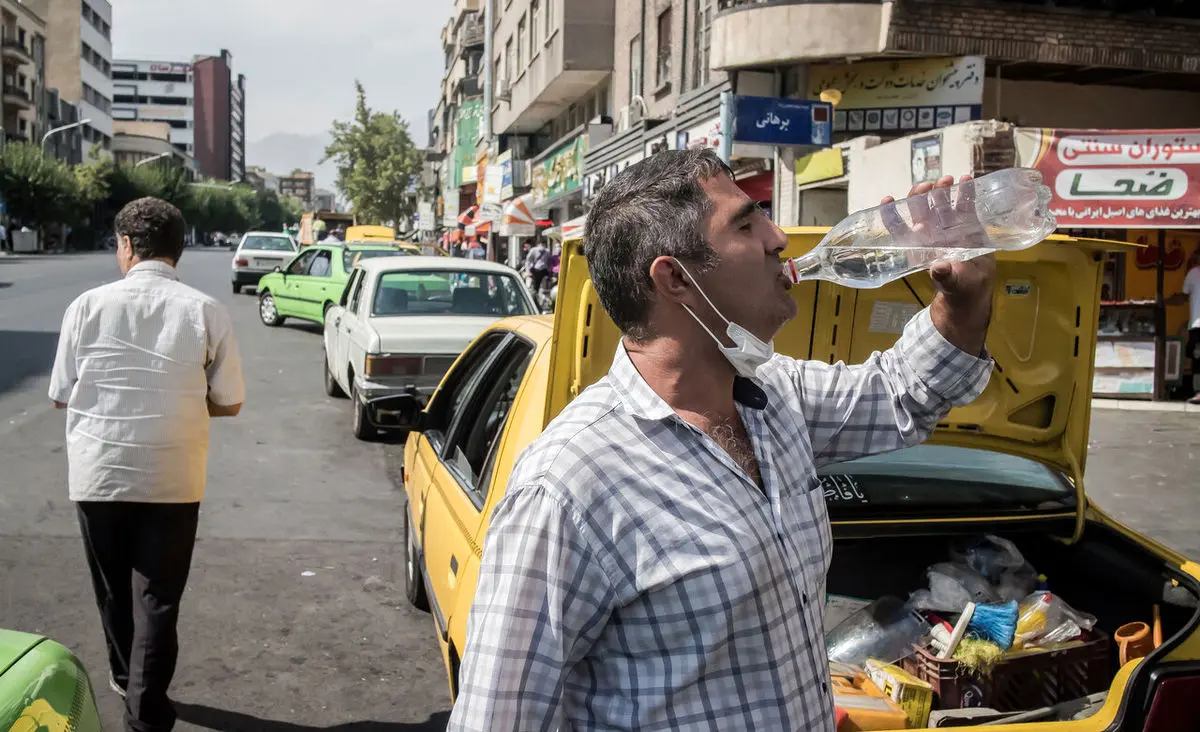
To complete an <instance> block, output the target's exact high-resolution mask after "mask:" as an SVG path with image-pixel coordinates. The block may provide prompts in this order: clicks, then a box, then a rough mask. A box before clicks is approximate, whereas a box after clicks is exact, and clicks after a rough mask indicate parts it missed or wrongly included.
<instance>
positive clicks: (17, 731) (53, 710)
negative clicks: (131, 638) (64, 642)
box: [0, 630, 102, 732]
mask: <svg viewBox="0 0 1200 732" xmlns="http://www.w3.org/2000/svg"><path fill="white" fill-rule="evenodd" d="M0 730H8V731H9V732H40V731H41V730H49V731H50V732H59V731H60V730H61V732H68V731H70V732H102V731H101V728H100V714H99V712H97V711H96V697H95V695H94V694H93V693H92V684H91V682H90V681H89V680H88V675H87V671H85V670H84V668H83V665H82V664H81V663H80V662H79V659H77V658H75V656H74V655H73V654H72V653H71V652H70V651H68V650H67V649H66V648H64V647H63V646H61V645H59V644H58V643H55V642H54V641H52V640H50V639H49V638H44V637H42V636H40V635H29V634H28V633H18V632H17V631H15V630H0Z"/></svg>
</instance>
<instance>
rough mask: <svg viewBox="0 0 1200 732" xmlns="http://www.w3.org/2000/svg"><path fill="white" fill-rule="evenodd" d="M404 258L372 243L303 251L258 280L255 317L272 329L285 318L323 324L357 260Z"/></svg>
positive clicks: (322, 246) (388, 246)
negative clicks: (281, 266)
mask: <svg viewBox="0 0 1200 732" xmlns="http://www.w3.org/2000/svg"><path fill="white" fill-rule="evenodd" d="M405 254H407V252H405V251H404V250H401V249H400V248H398V247H396V246H394V245H392V244H379V243H371V242H350V243H347V244H317V245H315V246H311V247H305V248H304V250H303V251H301V252H300V254H298V255H297V256H296V258H295V259H293V260H292V261H290V262H288V264H287V266H286V267H283V268H282V269H280V268H276V271H274V272H272V273H271V274H268V275H266V276H264V277H263V278H262V279H261V280H259V283H258V317H259V319H261V320H262V322H263V325H269V326H271V327H275V326H277V325H281V324H282V323H283V321H284V320H285V319H286V318H299V319H301V320H311V321H312V322H314V323H323V322H324V321H325V310H326V309H327V308H328V307H329V306H330V305H336V304H337V303H338V302H339V301H340V300H341V299H342V290H344V289H346V281H347V280H348V279H350V270H352V269H354V265H355V264H356V263H357V262H358V261H359V260H361V259H368V258H371V257H394V256H397V255H405Z"/></svg>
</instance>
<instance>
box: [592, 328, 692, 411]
mask: <svg viewBox="0 0 1200 732" xmlns="http://www.w3.org/2000/svg"><path fill="white" fill-rule="evenodd" d="M608 373H609V376H611V377H612V381H613V386H615V387H616V391H617V395H618V396H619V397H620V399H621V402H622V403H623V404H624V405H625V408H626V409H627V410H629V413H630V414H632V415H633V416H634V417H638V418H639V419H646V420H663V419H667V418H668V417H673V416H675V410H674V409H671V405H670V404H667V402H666V401H665V400H664V399H663V398H662V397H660V396H659V395H658V394H656V393H655V392H654V390H653V389H651V388H650V385H649V384H647V383H646V380H645V379H643V378H642V375H641V374H640V373H638V370H637V367H636V366H634V365H633V361H632V360H631V359H630V358H629V352H628V351H627V350H625V342H624V341H621V342H620V343H619V344H617V353H616V355H615V356H613V364H612V368H610V369H609V371H608Z"/></svg>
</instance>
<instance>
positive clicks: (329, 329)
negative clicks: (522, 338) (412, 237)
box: [325, 255, 535, 439]
mask: <svg viewBox="0 0 1200 732" xmlns="http://www.w3.org/2000/svg"><path fill="white" fill-rule="evenodd" d="M533 312H535V309H534V305H533V302H532V301H531V300H530V298H529V293H528V292H527V291H526V289H525V288H524V287H523V286H522V285H521V281H520V279H519V277H518V275H517V273H516V272H515V271H514V270H512V269H510V268H508V267H505V266H504V265H501V264H494V263H492V262H481V261H464V260H453V261H447V260H446V259H444V258H442V257H422V256H407V255H405V256H394V257H378V258H374V259H369V260H366V261H363V262H360V263H359V264H358V266H357V267H355V268H354V272H353V273H352V274H351V276H350V282H349V284H348V285H347V286H346V289H345V292H344V294H343V297H342V299H341V301H340V302H339V303H338V304H337V305H334V306H332V307H330V308H329V309H328V310H327V311H326V313H325V393H326V394H328V395H330V396H345V395H347V394H348V395H349V396H350V398H351V400H352V401H353V407H354V422H353V425H354V427H353V429H354V435H355V436H356V437H358V438H360V439H367V438H370V437H372V436H373V435H375V434H376V433H377V432H378V431H379V430H404V429H407V428H408V427H410V426H412V422H413V419H414V418H415V417H416V415H417V413H418V412H420V410H421V408H423V407H424V406H425V402H426V401H427V400H428V398H429V395H430V394H431V393H433V390H434V389H435V388H436V387H437V385H438V382H440V381H441V379H442V376H443V375H444V374H445V373H446V370H447V369H448V368H449V367H450V365H451V364H452V363H454V360H455V359H456V358H458V354H459V353H461V352H462V349H463V348H465V347H466V346H467V344H469V343H470V342H471V341H472V340H474V338H475V337H476V336H477V335H479V333H480V331H482V330H483V329H484V328H486V327H487V326H489V325H491V324H492V323H493V322H495V321H496V320H498V319H499V318H503V317H508V316H516V315H530V314H532V313H533ZM395 397H399V398H395Z"/></svg>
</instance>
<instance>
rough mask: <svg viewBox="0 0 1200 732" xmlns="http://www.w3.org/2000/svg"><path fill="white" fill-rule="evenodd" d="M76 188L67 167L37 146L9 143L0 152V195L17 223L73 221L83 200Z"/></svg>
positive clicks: (35, 223)
mask: <svg viewBox="0 0 1200 732" xmlns="http://www.w3.org/2000/svg"><path fill="white" fill-rule="evenodd" d="M79 191H80V188H79V184H78V183H77V182H76V180H75V176H74V175H73V174H72V173H71V169H70V168H68V167H67V166H66V164H64V163H63V162H61V161H59V160H55V159H52V158H47V157H46V156H45V155H43V154H42V149H41V148H40V147H39V146H37V145H31V144H28V143H20V142H11V143H9V144H8V145H6V146H5V147H4V150H3V152H2V153H0V196H3V199H4V201H5V203H6V204H7V206H8V215H9V216H11V217H12V218H13V220H14V221H16V222H19V223H20V224H21V225H24V226H33V227H36V226H41V225H44V224H47V223H52V222H58V221H67V222H71V221H75V220H76V219H77V218H78V217H79V215H80V214H81V210H80V209H81V205H82V200H83V199H82V197H81V196H80V193H79Z"/></svg>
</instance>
